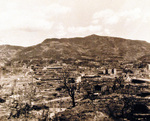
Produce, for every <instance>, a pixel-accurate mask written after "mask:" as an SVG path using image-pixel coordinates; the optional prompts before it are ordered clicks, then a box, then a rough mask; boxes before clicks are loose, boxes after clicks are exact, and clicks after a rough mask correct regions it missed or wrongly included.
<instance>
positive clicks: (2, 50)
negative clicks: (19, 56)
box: [0, 45, 24, 65]
mask: <svg viewBox="0 0 150 121" xmlns="http://www.w3.org/2000/svg"><path fill="white" fill-rule="evenodd" d="M23 48H24V47H20V46H11V45H0V65H3V64H4V63H5V62H7V61H10V60H11V59H12V58H13V57H14V56H15V54H16V53H17V52H19V51H21V50H23Z"/></svg>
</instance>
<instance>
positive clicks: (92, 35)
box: [86, 34, 100, 38]
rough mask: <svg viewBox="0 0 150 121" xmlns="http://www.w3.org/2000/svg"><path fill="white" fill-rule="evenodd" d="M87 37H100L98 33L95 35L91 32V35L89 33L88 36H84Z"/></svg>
mask: <svg viewBox="0 0 150 121" xmlns="http://www.w3.org/2000/svg"><path fill="white" fill-rule="evenodd" d="M86 37H87V38H91V37H92V38H93V37H100V36H99V35H96V34H91V35H89V36H86Z"/></svg>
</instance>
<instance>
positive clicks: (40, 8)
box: [0, 0, 150, 46]
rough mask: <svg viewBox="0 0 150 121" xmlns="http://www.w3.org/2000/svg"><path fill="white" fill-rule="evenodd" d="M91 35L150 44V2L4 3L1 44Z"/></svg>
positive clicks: (0, 18) (6, 0)
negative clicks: (115, 37) (143, 41)
mask: <svg viewBox="0 0 150 121" xmlns="http://www.w3.org/2000/svg"><path fill="white" fill-rule="evenodd" d="M90 34H98V35H102V36H105V35H107V36H117V37H123V38H128V39H138V40H146V41H148V42H150V0H0V44H11V45H21V46H30V45H34V44H38V43H40V42H42V41H43V40H44V39H46V38H64V37H67V38H68V37H83V36H87V35H90Z"/></svg>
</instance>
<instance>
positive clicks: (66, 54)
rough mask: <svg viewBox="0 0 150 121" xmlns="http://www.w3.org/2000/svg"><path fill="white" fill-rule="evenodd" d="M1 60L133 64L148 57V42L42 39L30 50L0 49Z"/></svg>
mask: <svg viewBox="0 0 150 121" xmlns="http://www.w3.org/2000/svg"><path fill="white" fill-rule="evenodd" d="M1 47H2V48H3V49H2V48H1V60H10V59H12V58H13V59H14V60H24V59H25V60H27V59H35V58H46V59H50V60H51V59H52V60H73V61H76V60H80V59H95V60H98V61H101V60H109V61H114V60H115V61H116V60H119V61H134V60H136V59H138V58H141V57H142V56H145V55H149V54H150V43H147V42H146V41H139V40H129V39H123V38H118V37H107V36H98V35H90V36H86V37H83V38H81V37H77V38H62V39H56V38H52V39H46V40H44V41H43V42H42V43H40V44H37V45H35V46H30V47H15V46H1Z"/></svg>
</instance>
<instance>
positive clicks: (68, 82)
mask: <svg viewBox="0 0 150 121" xmlns="http://www.w3.org/2000/svg"><path fill="white" fill-rule="evenodd" d="M63 81H64V82H63V83H64V86H65V89H66V91H67V92H68V94H69V96H70V97H71V99H72V106H73V107H75V90H76V87H77V85H76V82H75V78H72V77H71V76H70V74H69V72H64V74H63Z"/></svg>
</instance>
